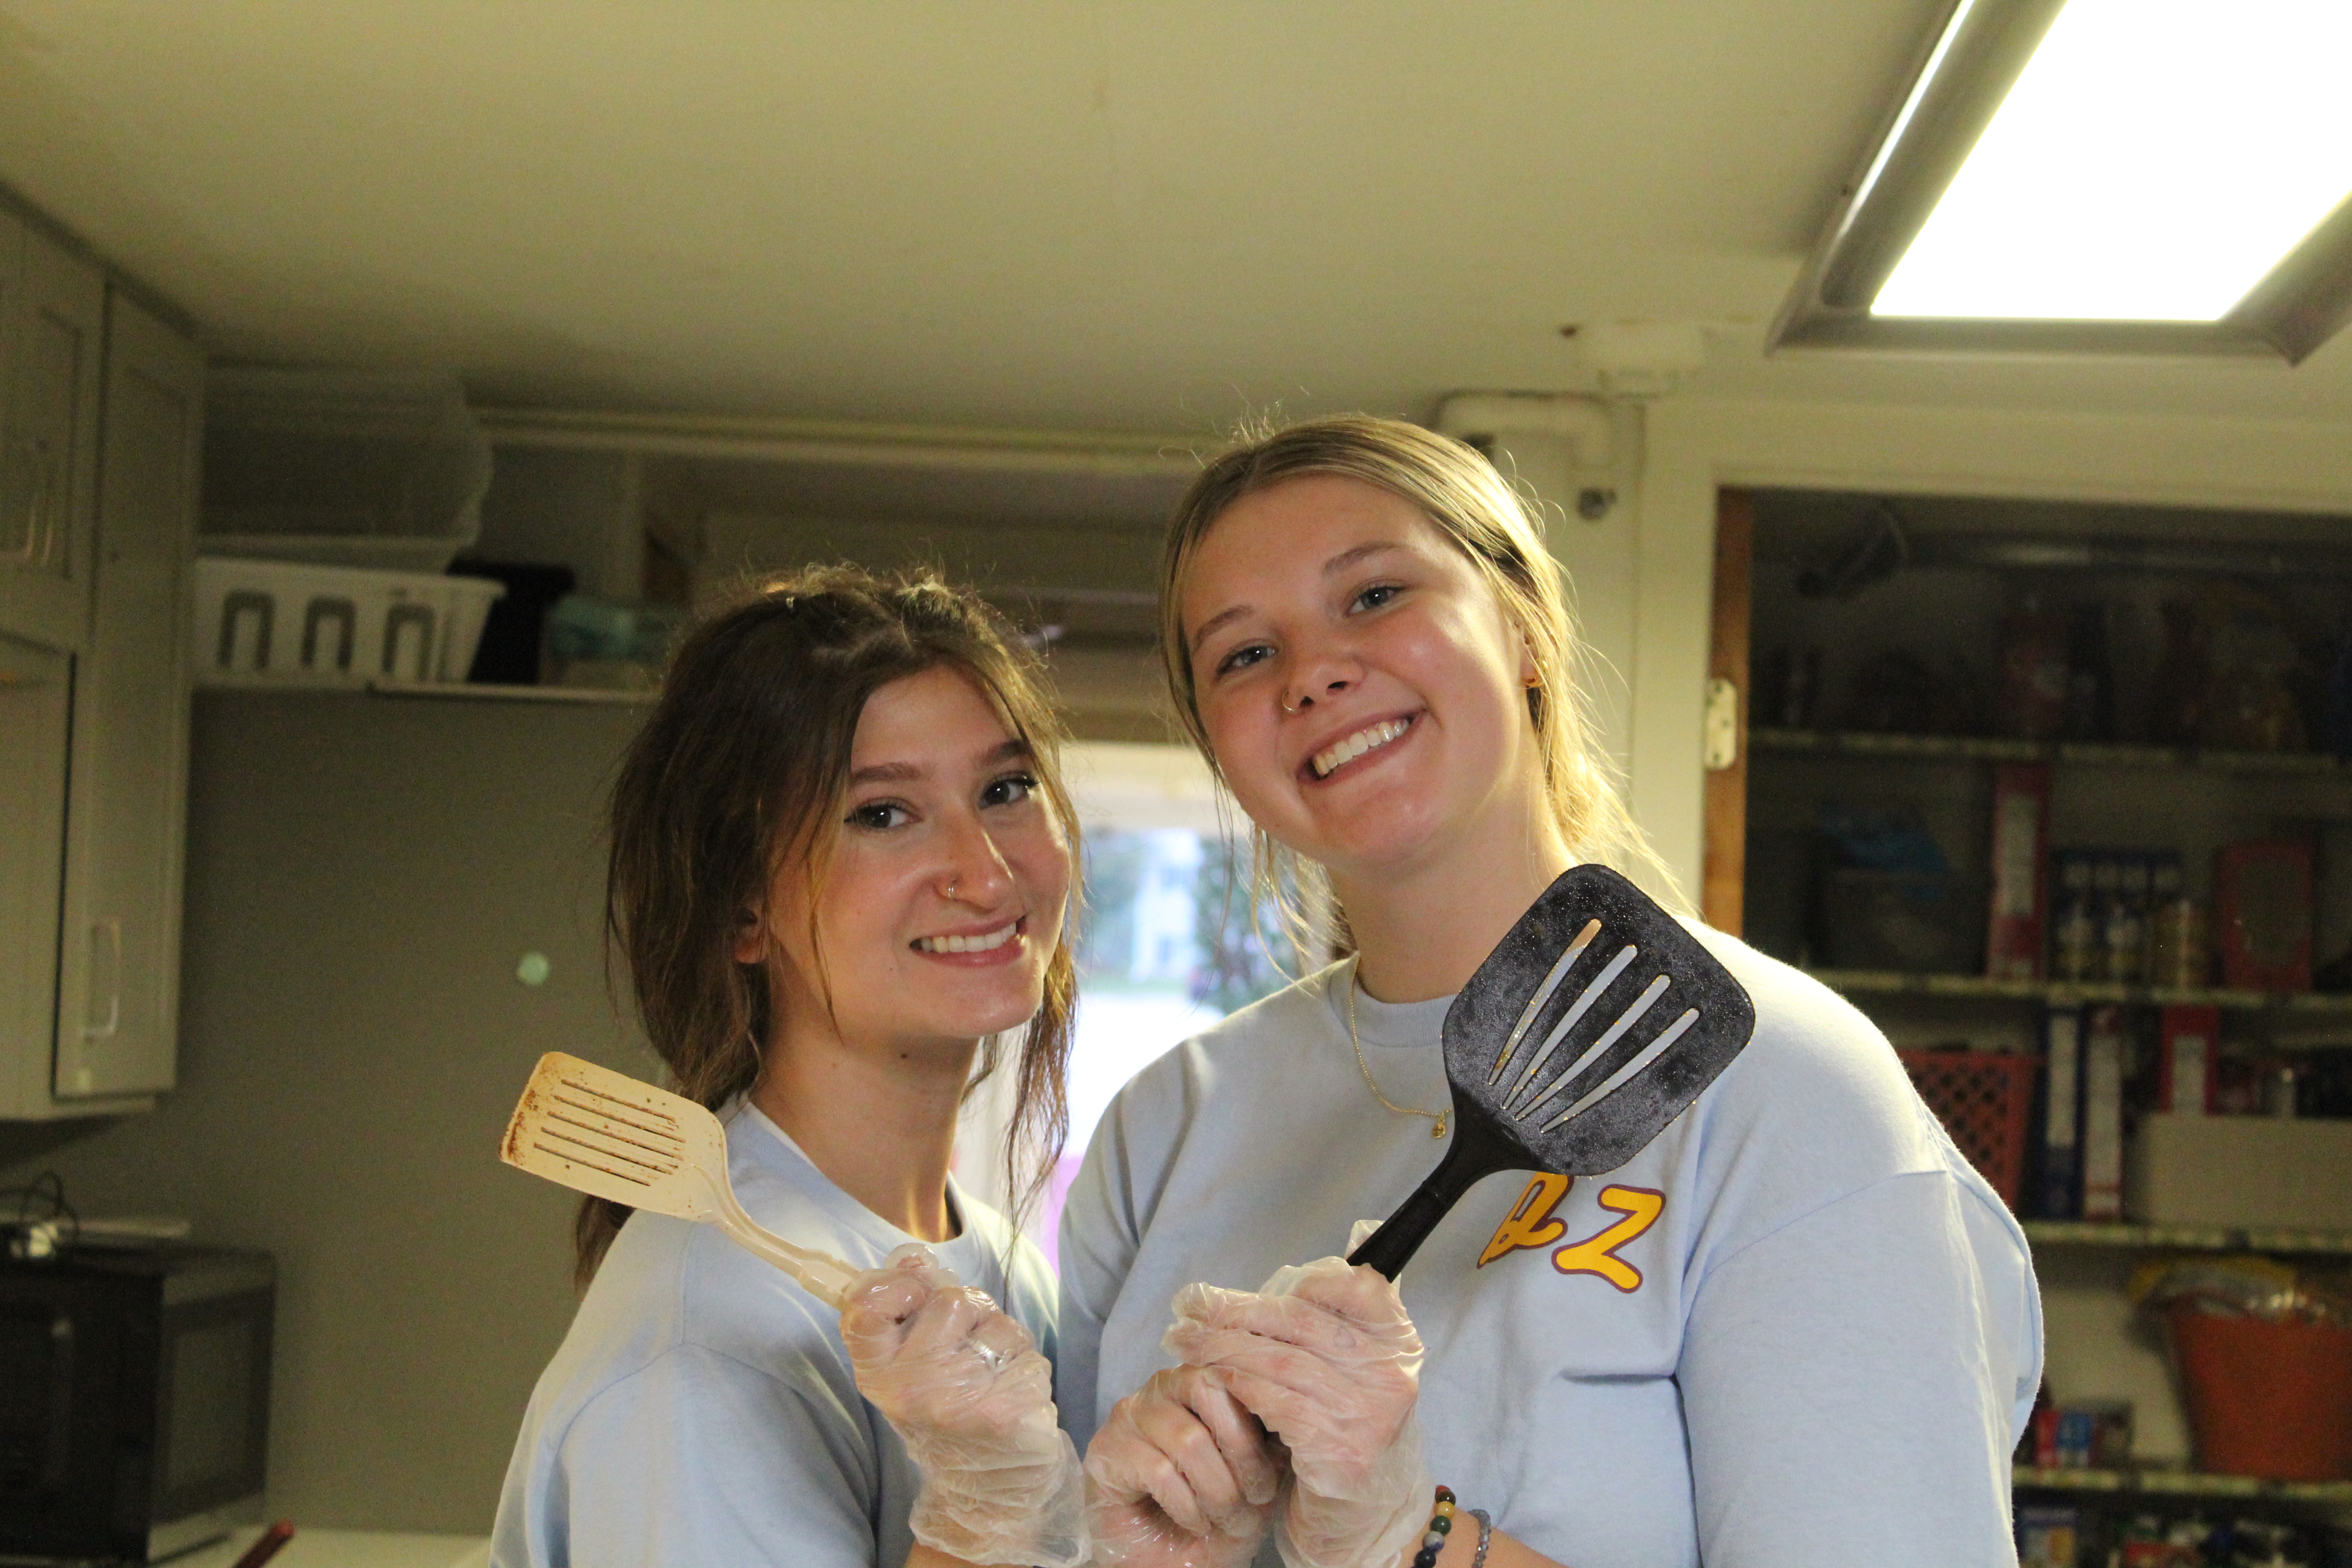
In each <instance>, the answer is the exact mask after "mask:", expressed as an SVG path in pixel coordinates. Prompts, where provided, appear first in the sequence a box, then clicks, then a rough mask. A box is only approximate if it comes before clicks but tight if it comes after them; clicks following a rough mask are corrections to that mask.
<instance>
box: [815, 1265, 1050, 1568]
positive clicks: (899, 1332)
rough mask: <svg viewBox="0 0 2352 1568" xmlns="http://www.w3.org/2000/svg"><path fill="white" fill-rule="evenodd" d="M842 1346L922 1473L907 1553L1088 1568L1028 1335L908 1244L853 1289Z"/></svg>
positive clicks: (1046, 1385)
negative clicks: (914, 1544) (912, 1543)
mask: <svg viewBox="0 0 2352 1568" xmlns="http://www.w3.org/2000/svg"><path fill="white" fill-rule="evenodd" d="M841 1339H842V1342H843V1344H845V1345H846V1346H847V1347H848V1350H849V1360H850V1365H851V1367H852V1368H853V1369H854V1370H855V1372H856V1376H857V1388H858V1392H859V1393H861V1394H865V1395H866V1398H867V1399H869V1400H871V1401H872V1402H873V1404H874V1406H875V1408H876V1409H877V1410H879V1411H881V1412H882V1414H883V1415H884V1416H885V1417H886V1418H887V1420H888V1421H889V1423H890V1425H891V1426H893V1427H894V1428H896V1429H897V1431H898V1436H899V1437H900V1439H901V1440H902V1441H904V1442H905V1444H906V1445H907V1455H908V1458H911V1459H912V1460H914V1462H915V1468H917V1469H918V1470H919V1471H921V1472H922V1478H923V1480H922V1486H921V1488H920V1489H919V1490H918V1491H917V1492H916V1494H915V1504H914V1508H913V1510H912V1511H911V1513H910V1514H909V1516H908V1525H909V1527H910V1528H911V1529H912V1531H913V1532H914V1536H915V1539H916V1540H917V1541H919V1542H922V1543H923V1544H924V1545H926V1546H929V1547H933V1548H936V1549H937V1550H939V1551H940V1552H946V1553H947V1554H948V1555H949V1556H950V1557H961V1558H962V1559H963V1560H964V1561H965V1562H967V1563H1031V1564H1035V1565H1036V1568H1078V1565H1079V1564H1080V1563H1085V1562H1086V1561H1087V1538H1086V1494H1085V1482H1084V1479H1083V1472H1082V1471H1081V1470H1080V1469H1079V1468H1078V1456H1077V1452H1076V1449H1075V1448H1073V1447H1071V1446H1070V1439H1069V1436H1068V1435H1067V1434H1066V1433H1065V1432H1063V1431H1062V1430H1061V1428H1060V1427H1059V1426H1056V1425H1055V1412H1054V1369H1053V1367H1052V1365H1051V1364H1049V1363H1047V1362H1046V1360H1045V1356H1044V1355H1043V1354H1041V1353H1040V1352H1038V1349H1037V1342H1036V1341H1035V1340H1034V1339H1032V1338H1031V1337H1030V1334H1029V1331H1028V1330H1026V1329H1024V1328H1023V1327H1022V1326H1021V1325H1020V1324H1019V1323H1017V1322H1014V1321H1013V1320H1012V1319H1011V1318H1009V1317H1006V1316H1005V1315H1004V1314H1003V1312H1001V1311H999V1310H997V1307H996V1303H995V1302H993V1301H992V1300H989V1299H988V1296H987V1294H986V1293H985V1292H983V1291H980V1290H975V1289H970V1288H968V1287H966V1286H964V1285H961V1284H960V1283H958V1281H957V1279H956V1277H955V1275H954V1274H952V1273H951V1272H950V1271H949V1270H947V1269H945V1268H940V1267H939V1265H938V1263H937V1261H936V1260H935V1259H934V1258H932V1256H931V1253H930V1250H929V1248H928V1247H920V1246H911V1245H910V1246H907V1247H900V1248H898V1251H896V1252H894V1253H892V1254H891V1255H890V1258H889V1261H888V1262H887V1264H886V1265H884V1266H883V1267H882V1268H877V1269H871V1270H869V1271H867V1272H866V1273H865V1274H862V1275H860V1276H859V1277H858V1278H857V1279H856V1282H855V1283H853V1284H852V1285H851V1286H850V1288H849V1291H848V1295H847V1297H846V1299H845V1300H844V1301H843V1303H842V1309H841Z"/></svg>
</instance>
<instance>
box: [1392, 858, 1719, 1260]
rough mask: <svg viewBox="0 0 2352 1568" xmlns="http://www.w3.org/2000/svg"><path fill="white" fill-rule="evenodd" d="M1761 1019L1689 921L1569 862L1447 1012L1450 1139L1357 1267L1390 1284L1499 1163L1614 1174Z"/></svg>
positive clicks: (1613, 877)
mask: <svg viewBox="0 0 2352 1568" xmlns="http://www.w3.org/2000/svg"><path fill="white" fill-rule="evenodd" d="M1350 984H1353V982H1352V981H1351V982H1350ZM1755 1027H1756V1006H1755V1004H1754V1003H1753V1002H1751V1001H1750V1000H1749V999H1748V993H1747V991H1746V990H1745V989H1744V988H1742V987H1741V985H1740V984H1739V982H1738V981H1737V980H1734V979H1733V978H1732V977H1731V973H1730V971H1728V970H1727V969H1725V968H1724V967H1723V965H1722V964H1721V963H1717V961H1716V958H1715V955H1714V954H1712V953H1710V952H1707V951H1706V948H1704V947H1702V946H1701V945H1700V944H1699V942H1698V939H1697V938H1696V937H1694V936H1692V935H1691V933H1690V932H1689V931H1685V930H1684V929H1683V926H1682V923H1681V922H1680V921H1677V920H1675V918H1674V916H1672V915H1670V914H1668V913H1667V912H1666V911H1665V910H1663V909H1660V908H1659V907H1658V906H1657V904H1656V903H1654V902H1653V901H1652V900H1651V899H1650V897H1649V896H1648V895H1647V894H1645V893H1643V891H1642V890H1641V889H1639V888H1636V887H1635V886H1633V883H1631V882H1629V881H1627V880H1626V879H1624V878H1622V877H1621V876H1619V875H1618V874H1617V873H1616V872H1614V871H1612V870H1610V869H1609V868H1606V867H1603V866H1576V867H1571V868H1570V869H1568V870H1567V871H1564V872H1562V873H1561V874H1560V876H1559V879H1558V880H1556V881H1554V882H1553V883H1552V885H1551V886H1550V887H1549V888H1547V889H1544V891H1543V896H1542V897H1540V898H1538V900H1536V901H1535V902H1534V903H1533V904H1532V905H1530V906H1529V907H1528V912H1527V913H1526V914H1524V915H1521V916H1520V917H1519V923H1518V924H1517V925H1515V926H1513V927H1512V928H1511V931H1510V934H1509V935H1507V936H1506V937H1505V938H1504V939H1503V940H1502V942H1501V944H1500V945H1499V946H1497V947H1496V949H1495V951H1494V952H1491V953H1488V954H1487V955H1486V962H1485V963H1481V964H1480V965H1479V966H1478V972H1477V973H1475V974H1473V975H1472V976H1471V977H1470V984H1467V985H1465V986H1464V987H1463V988H1462V994H1460V995H1458V996H1456V997H1455V998H1454V1005H1453V1006H1451V1007H1450V1008H1448V1009H1446V1013H1445V1034H1444V1041H1445V1079H1446V1082H1447V1084H1448V1086H1449V1087H1450V1088H1451V1089H1452V1090H1453V1093H1454V1140H1453V1142H1452V1143H1451V1144H1450V1145H1448V1147H1447V1148H1446V1151H1445V1158H1444V1159H1443V1160H1441V1161H1440V1162H1438V1165H1437V1169H1435V1170H1433V1171H1432V1172H1431V1173H1429V1175H1428V1177H1427V1178H1426V1179H1424V1180H1423V1182H1422V1184H1421V1185H1420V1186H1419V1187H1417V1188H1415V1189H1414V1191H1413V1194H1412V1196H1411V1197H1409V1198H1407V1199H1405V1201H1404V1203H1403V1205H1402V1207H1400V1208H1399V1209H1398V1210H1397V1211H1396V1213H1394V1214H1393V1215H1390V1216H1389V1219H1388V1223H1387V1224H1385V1225H1383V1226H1381V1228H1380V1229H1378V1230H1376V1231H1374V1232H1373V1233H1372V1234H1371V1235H1370V1237H1366V1238H1365V1241H1364V1244H1363V1245H1362V1246H1361V1247H1358V1248H1356V1250H1355V1251H1354V1252H1352V1253H1350V1254H1349V1256H1348V1261H1349V1263H1369V1264H1370V1265H1371V1266H1372V1267H1373V1268H1377V1269H1379V1270H1380V1271H1381V1274H1383V1275H1384V1276H1386V1277H1387V1278H1389V1279H1395V1278H1396V1277H1397V1275H1398V1274H1400V1273H1401V1272H1402V1271H1403V1268H1404V1266H1405V1264H1406V1262H1407V1261H1408V1260H1409V1259H1411V1258H1412V1255H1413V1253H1414V1252H1415V1251H1417V1250H1419V1248H1420V1247H1421V1244H1422V1243H1423V1241H1425V1240H1427V1239H1428V1238H1429V1233H1430V1232H1431V1231H1433V1230H1435V1229H1436V1228H1437V1225H1438V1222H1439V1221H1440V1220H1442V1219H1444V1217H1445V1216H1446V1214H1447V1213H1448V1212H1449V1211H1451V1210H1452V1208H1453V1207H1454V1203H1455V1201H1456V1200H1458V1199H1459V1198H1460V1197H1461V1196H1462V1194H1464V1193H1466V1192H1468V1191H1469V1190H1470V1188H1471V1187H1472V1186H1473V1185H1475V1184H1477V1183H1478V1182H1480V1181H1483V1180H1485V1179H1486V1177H1488V1176H1491V1175H1494V1174H1495V1173H1497V1172H1500V1171H1550V1172H1553V1173H1557V1174H1559V1175H1563V1176H1597V1175H1599V1174H1601V1173H1602V1172H1604V1171H1613V1170H1615V1169H1617V1168H1618V1167H1619V1166H1620V1165H1622V1164H1623V1163H1625V1162H1626V1161H1628V1160H1630V1159H1632V1158H1633V1156H1634V1155H1636V1154H1638V1153H1640V1152H1642V1151H1643V1149H1644V1148H1647V1147H1648V1146H1649V1143H1650V1141H1651V1140H1652V1139H1654V1138H1655V1137H1656V1136H1657V1135H1658V1134H1659V1133H1661V1132H1663V1131H1665V1129H1666V1124H1667V1123H1668V1122H1670V1121H1674V1119H1675V1117H1677V1116H1679V1115H1681V1114H1682V1113H1683V1111H1684V1110H1687V1109H1688V1108H1689V1106H1690V1103H1691V1101H1693V1100H1696V1099H1697V1098H1698V1097H1699V1095H1700V1093H1701V1092H1702V1091H1703V1090H1705V1089H1706V1086H1707V1085H1708V1084H1711V1083H1713V1082H1714V1081H1715V1079H1716V1075H1717V1074H1718V1073H1720V1072H1721V1071H1723V1069H1724V1068H1726V1067H1727V1066H1729V1065H1730V1063H1731V1058H1734V1057H1736V1056H1738V1054H1739V1053H1740V1051H1741V1050H1742V1049H1743V1048H1745V1047H1746V1046H1747V1044H1748V1036H1749V1035H1750V1034H1752V1033H1753V1032H1754V1030H1755Z"/></svg>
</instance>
